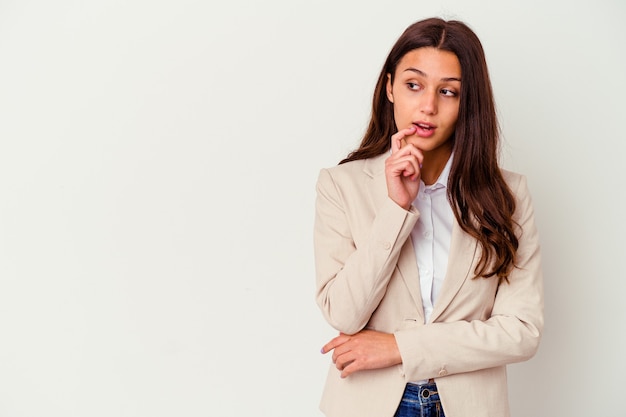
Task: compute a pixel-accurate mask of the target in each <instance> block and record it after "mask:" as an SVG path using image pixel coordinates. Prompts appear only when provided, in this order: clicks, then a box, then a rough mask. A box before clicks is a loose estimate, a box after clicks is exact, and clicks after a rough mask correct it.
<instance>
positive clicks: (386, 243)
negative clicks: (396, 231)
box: [383, 242, 391, 250]
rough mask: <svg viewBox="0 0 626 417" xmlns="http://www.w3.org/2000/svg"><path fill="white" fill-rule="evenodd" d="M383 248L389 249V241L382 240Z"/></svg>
mask: <svg viewBox="0 0 626 417" xmlns="http://www.w3.org/2000/svg"><path fill="white" fill-rule="evenodd" d="M383 249H385V250H389V249H391V243H389V242H383Z"/></svg>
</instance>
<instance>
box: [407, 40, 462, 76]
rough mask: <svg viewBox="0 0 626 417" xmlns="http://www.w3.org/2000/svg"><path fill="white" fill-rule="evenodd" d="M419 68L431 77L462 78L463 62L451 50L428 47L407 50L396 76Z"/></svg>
mask: <svg viewBox="0 0 626 417" xmlns="http://www.w3.org/2000/svg"><path fill="white" fill-rule="evenodd" d="M412 69H416V70H419V72H421V73H423V74H424V75H425V76H427V77H429V78H436V79H441V78H461V64H460V63H459V59H458V58H457V56H456V55H455V54H454V53H453V52H450V51H443V50H441V49H436V48H431V47H426V48H418V49H413V50H412V51H410V52H407V53H406V54H405V55H404V56H403V57H402V59H400V62H398V65H397V67H396V76H397V75H400V74H402V73H404V72H413V71H411V70H412Z"/></svg>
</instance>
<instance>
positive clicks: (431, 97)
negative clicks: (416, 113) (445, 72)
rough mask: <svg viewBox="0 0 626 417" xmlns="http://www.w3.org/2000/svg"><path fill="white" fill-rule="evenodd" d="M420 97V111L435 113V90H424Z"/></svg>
mask: <svg viewBox="0 0 626 417" xmlns="http://www.w3.org/2000/svg"><path fill="white" fill-rule="evenodd" d="M421 98H422V100H421V103H420V111H421V112H422V113H424V114H437V92H436V91H433V90H430V89H429V90H425V91H424V93H423V94H422V97H421Z"/></svg>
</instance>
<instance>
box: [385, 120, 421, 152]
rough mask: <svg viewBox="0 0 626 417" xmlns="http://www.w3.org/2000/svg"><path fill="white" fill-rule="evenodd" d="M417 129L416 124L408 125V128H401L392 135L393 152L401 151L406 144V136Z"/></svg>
mask: <svg viewBox="0 0 626 417" xmlns="http://www.w3.org/2000/svg"><path fill="white" fill-rule="evenodd" d="M416 131H417V128H416V127H415V126H411V127H408V128H406V129H402V130H399V131H398V132H396V133H395V134H394V135H393V136H391V153H392V154H393V153H395V152H397V151H399V150H400V149H401V148H402V147H404V146H405V145H406V139H405V137H406V136H410V135H412V134H414V133H415V132H416Z"/></svg>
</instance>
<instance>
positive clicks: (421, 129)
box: [413, 122, 437, 138]
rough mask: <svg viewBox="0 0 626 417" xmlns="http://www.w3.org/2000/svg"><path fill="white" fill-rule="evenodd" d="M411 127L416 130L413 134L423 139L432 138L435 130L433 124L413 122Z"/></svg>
mask: <svg viewBox="0 0 626 417" xmlns="http://www.w3.org/2000/svg"><path fill="white" fill-rule="evenodd" d="M413 126H415V129H416V131H415V134H416V135H418V136H420V137H423V138H427V137H430V136H432V135H433V134H434V133H435V129H436V128H437V127H436V126H435V125H434V124H432V123H427V122H415V123H413Z"/></svg>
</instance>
